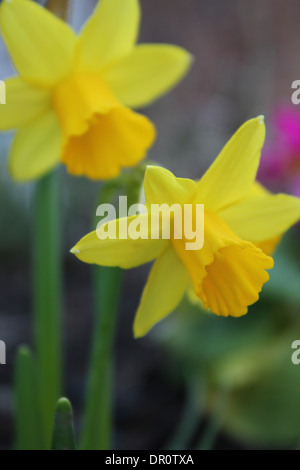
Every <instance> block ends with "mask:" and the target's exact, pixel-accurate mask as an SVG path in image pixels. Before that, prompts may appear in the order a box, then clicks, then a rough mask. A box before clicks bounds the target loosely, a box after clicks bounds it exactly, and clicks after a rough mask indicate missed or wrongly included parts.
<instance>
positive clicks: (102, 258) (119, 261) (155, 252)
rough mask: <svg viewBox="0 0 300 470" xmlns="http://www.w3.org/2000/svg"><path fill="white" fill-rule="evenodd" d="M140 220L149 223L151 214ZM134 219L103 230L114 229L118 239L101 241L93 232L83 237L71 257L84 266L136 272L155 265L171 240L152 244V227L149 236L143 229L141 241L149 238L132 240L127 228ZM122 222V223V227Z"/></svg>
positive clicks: (110, 223)
mask: <svg viewBox="0 0 300 470" xmlns="http://www.w3.org/2000/svg"><path fill="white" fill-rule="evenodd" d="M140 217H142V219H147V220H148V214H143V215H142V216H140ZM135 218H136V217H135V216H132V217H128V218H126V219H118V220H112V221H110V222H107V223H106V224H105V229H104V230H105V231H109V230H114V227H115V228H116V237H117V238H116V239H110V238H107V239H105V240H100V239H99V238H98V236H97V232H96V231H94V232H91V233H89V234H88V235H86V236H85V237H83V238H82V239H81V240H80V241H79V242H78V243H77V245H75V246H74V248H72V250H71V253H73V254H74V255H76V256H77V258H78V259H80V260H81V261H83V262H85V263H90V264H99V265H100V266H119V267H120V268H123V269H129V268H134V267H136V266H140V265H141V264H144V263H148V262H149V261H152V260H153V259H154V258H156V257H157V256H159V255H160V253H161V252H162V251H163V250H164V248H165V247H166V245H167V244H168V240H159V239H158V240H152V239H151V238H150V236H148V235H149V229H150V224H148V226H147V229H146V232H145V231H144V230H143V227H142V228H141V237H145V236H147V237H148V238H139V239H137V240H132V239H131V238H130V237H129V235H128V227H129V226H130V223H131V222H132V221H133V220H134V219H135ZM120 220H122V222H121V224H120ZM119 229H120V232H119Z"/></svg>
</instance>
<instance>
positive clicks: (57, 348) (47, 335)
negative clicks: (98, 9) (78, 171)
mask: <svg viewBox="0 0 300 470" xmlns="http://www.w3.org/2000/svg"><path fill="white" fill-rule="evenodd" d="M58 183H59V181H58V174H56V173H52V174H49V175H47V176H46V177H44V178H43V179H41V180H40V181H38V182H37V183H36V193H35V222H34V234H33V236H34V247H33V253H34V259H33V263H34V270H33V288H34V292H33V294H34V313H35V346H36V357H37V383H38V391H39V401H40V412H41V418H42V426H43V436H44V439H45V442H46V446H47V447H49V446H50V443H51V433H52V424H53V414H54V410H55V406H56V402H57V400H58V398H59V396H60V395H61V382H62V344H61V311H62V309H61V264H60V243H59V240H60V207H59V190H58Z"/></svg>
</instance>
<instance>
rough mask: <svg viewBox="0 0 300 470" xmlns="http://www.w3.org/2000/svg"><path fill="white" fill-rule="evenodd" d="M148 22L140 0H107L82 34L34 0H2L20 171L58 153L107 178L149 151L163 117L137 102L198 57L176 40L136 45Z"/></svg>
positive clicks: (50, 163) (59, 159) (16, 172)
mask: <svg viewBox="0 0 300 470" xmlns="http://www.w3.org/2000/svg"><path fill="white" fill-rule="evenodd" d="M52 3H54V4H56V5H57V2H56V3H55V2H52ZM50 5H51V3H50ZM139 23H140V6H139V0H101V1H100V2H98V4H97V6H96V8H95V11H94V13H93V15H92V16H91V17H90V18H89V19H88V21H87V22H86V24H85V25H84V27H83V29H82V31H81V32H80V34H79V35H78V36H77V35H76V34H75V32H74V31H73V30H72V29H71V28H70V27H69V26H68V25H67V24H66V23H65V22H63V21H61V20H60V19H59V18H57V17H55V16H54V15H53V14H52V13H50V12H49V11H47V10H45V9H44V8H42V7H41V6H39V5H38V4H37V3H35V2H34V1H32V0H4V1H2V3H1V6H0V29H1V34H2V36H3V39H4V42H5V44H6V46H7V49H8V51H9V53H10V56H11V59H12V61H13V63H14V65H15V68H16V70H17V71H18V73H19V76H18V77H14V78H9V79H7V80H6V94H7V100H6V101H7V104H6V106H5V107H3V108H1V114H0V130H7V129H16V130H17V133H16V136H15V138H14V141H13V144H12V148H11V153H10V158H9V169H10V172H11V174H12V177H13V178H14V179H15V180H16V181H29V180H34V179H37V178H40V177H42V176H43V175H45V174H47V173H48V172H49V171H51V170H52V169H53V168H54V167H55V166H57V165H58V164H59V163H63V164H64V165H65V166H66V168H67V170H68V171H69V173H71V174H72V175H77V176H80V175H81V176H86V177H88V178H90V179H93V180H97V179H101V180H104V179H105V180H106V179H111V178H115V177H117V176H118V175H119V174H120V172H121V170H122V169H123V168H130V167H134V166H136V165H137V163H139V162H140V161H141V160H142V159H143V158H144V157H145V156H146V154H147V151H148V149H149V148H150V147H151V146H152V144H153V141H154V139H155V134H156V132H155V127H154V125H153V124H152V122H151V121H150V120H149V119H148V118H147V117H145V116H143V115H141V114H139V113H137V112H136V111H134V110H133V109H137V108H141V107H144V106H146V105H148V104H150V103H152V102H153V101H155V100H156V99H157V98H159V97H160V96H162V95H163V94H165V93H166V92H168V91H169V90H170V89H171V88H173V87H174V86H175V85H176V84H177V83H178V82H179V81H180V80H181V79H182V78H183V77H184V75H185V74H186V72H187V70H188V69H189V67H190V65H191V62H192V58H191V55H190V54H189V53H188V52H187V51H185V50H184V49H182V48H180V47H177V46H173V45H169V44H142V45H137V44H136V41H137V35H138V30H139Z"/></svg>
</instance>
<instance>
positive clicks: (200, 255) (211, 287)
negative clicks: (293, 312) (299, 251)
mask: <svg viewBox="0 0 300 470" xmlns="http://www.w3.org/2000/svg"><path fill="white" fill-rule="evenodd" d="M172 243H173V247H174V249H175V251H176V253H177V255H178V256H179V258H180V259H181V261H182V262H183V264H184V265H185V267H186V268H187V270H188V272H189V274H190V276H191V280H192V284H193V287H194V291H195V293H196V295H197V296H198V297H199V298H200V299H201V300H202V302H203V303H204V306H205V308H209V309H210V310H211V311H212V312H213V313H216V314H218V315H224V316H228V315H233V316H240V315H243V314H245V313H246V312H247V308H248V306H249V305H251V304H253V303H254V302H256V300H257V299H258V295H259V292H260V290H261V288H262V285H263V284H264V283H265V282H266V281H267V280H268V279H269V275H268V273H267V272H266V269H271V268H272V267H273V259H272V258H270V257H269V256H267V255H266V254H264V253H263V252H262V251H261V250H260V249H259V248H257V247H256V246H255V245H253V244H252V243H250V242H247V241H244V240H241V239H240V238H239V237H238V236H237V235H235V234H234V233H233V232H232V230H231V229H230V228H229V227H228V225H227V224H226V223H225V222H224V221H223V220H222V219H221V218H220V217H219V216H218V215H217V214H214V213H211V212H208V211H205V219H204V245H203V248H202V249H200V250H197V251H191V250H186V248H185V240H184V238H183V239H181V240H175V239H173V240H172Z"/></svg>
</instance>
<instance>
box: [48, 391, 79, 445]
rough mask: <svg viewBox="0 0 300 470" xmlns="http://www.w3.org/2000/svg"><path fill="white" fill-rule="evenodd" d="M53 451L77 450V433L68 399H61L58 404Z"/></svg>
mask: <svg viewBox="0 0 300 470" xmlns="http://www.w3.org/2000/svg"><path fill="white" fill-rule="evenodd" d="M52 450H75V433H74V423H73V411H72V405H71V403H70V402H69V400H68V399H67V398H60V400H58V402H57V406H56V411H55V417H54V426H53V437H52Z"/></svg>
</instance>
